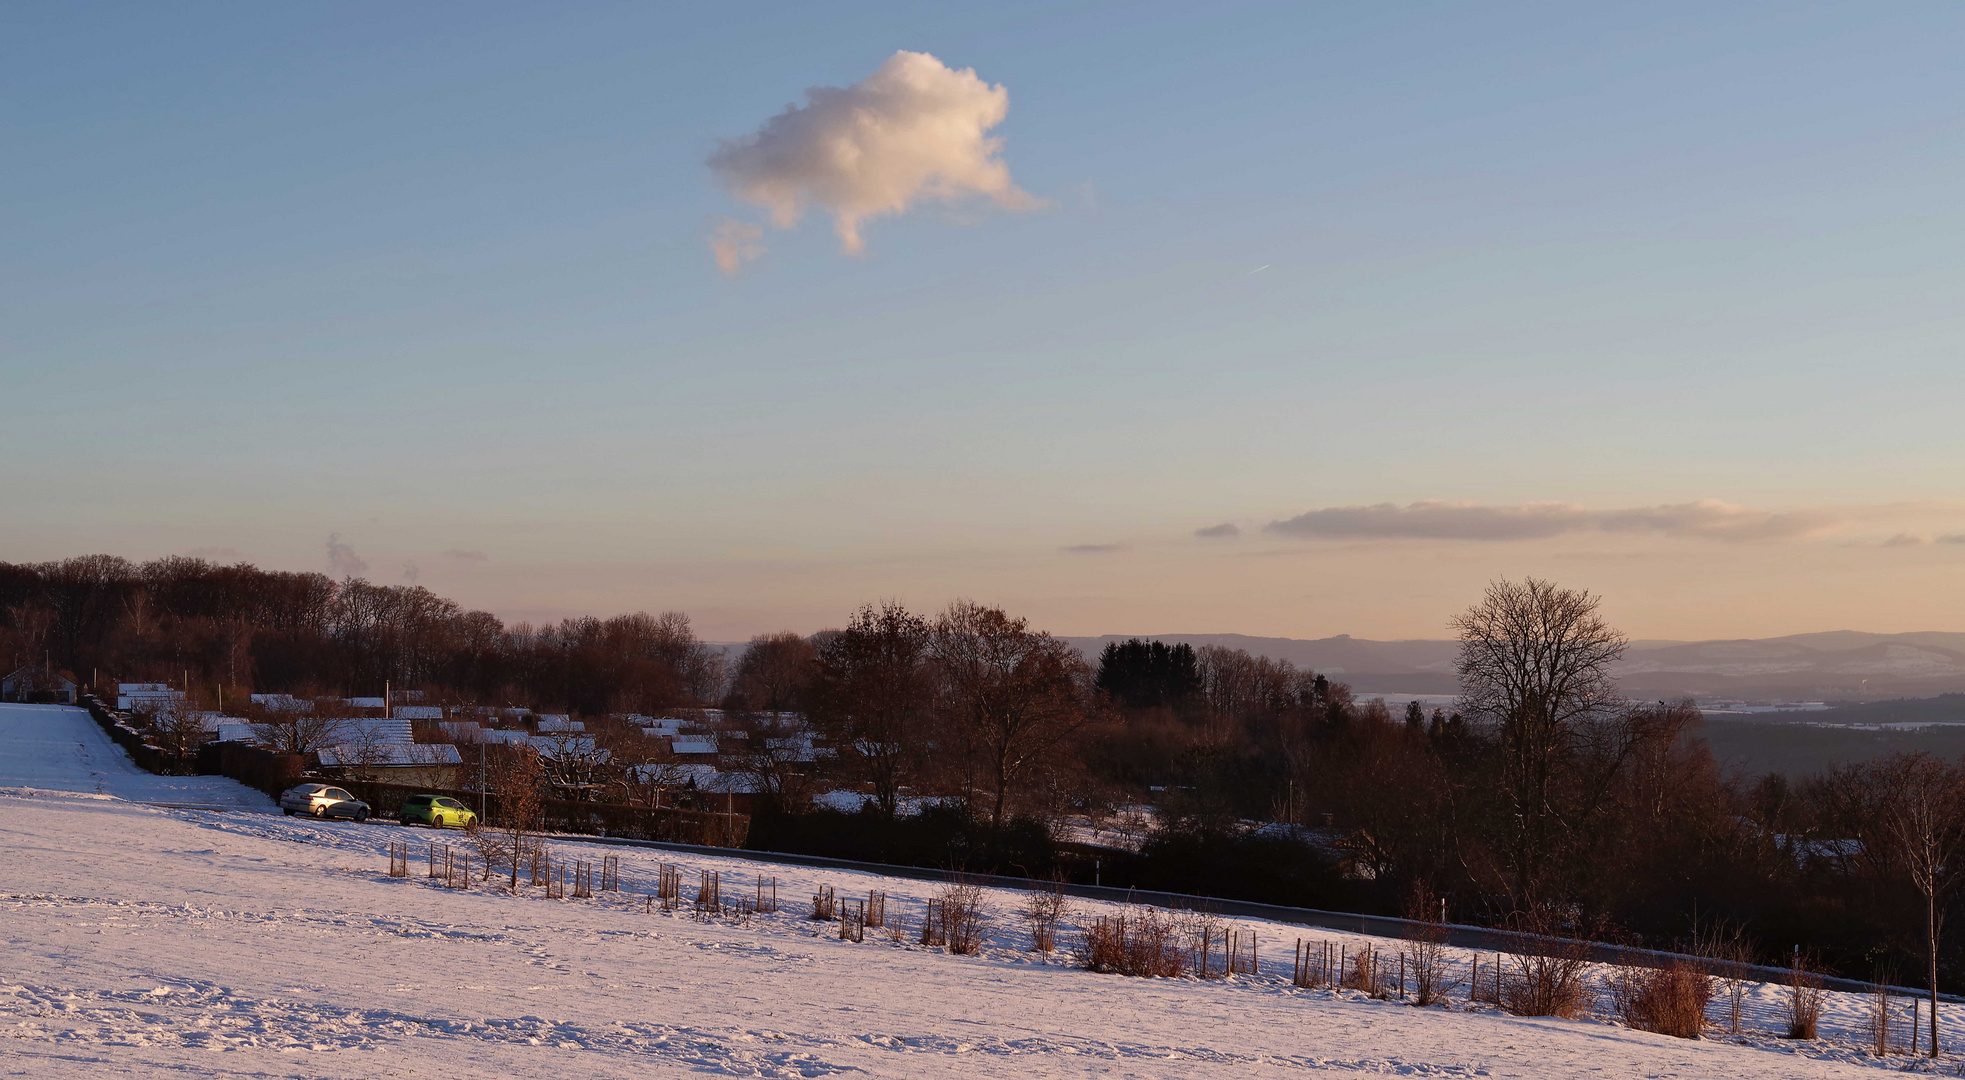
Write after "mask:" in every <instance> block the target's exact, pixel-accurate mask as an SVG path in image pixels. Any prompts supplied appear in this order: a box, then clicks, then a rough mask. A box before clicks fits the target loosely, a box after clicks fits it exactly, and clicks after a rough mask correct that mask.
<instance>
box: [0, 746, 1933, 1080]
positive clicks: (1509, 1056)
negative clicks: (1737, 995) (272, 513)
mask: <svg viewBox="0 0 1965 1080" xmlns="http://www.w3.org/2000/svg"><path fill="white" fill-rule="evenodd" d="M81 722H82V723H83V724H87V725H89V726H90V727H93V724H92V723H90V722H89V721H88V719H87V717H86V716H85V715H83V716H82V717H81ZM71 734H72V733H71ZM60 741H61V740H59V739H55V740H36V739H24V738H20V737H16V736H12V735H10V736H8V737H7V738H6V739H4V740H0V756H3V755H8V754H11V753H12V752H13V751H14V750H15V749H16V748H22V747H25V748H28V749H30V750H31V751H32V752H33V753H34V754H35V755H37V756H36V758H35V760H36V761H38V762H39V764H33V763H28V764H22V763H16V762H10V761H6V760H0V776H6V777H17V778H20V779H22V780H31V781H33V782H31V783H22V784H18V785H16V786H17V787H22V788H33V789H36V790H37V791H38V792H40V794H33V795H28V794H0V859H4V864H3V865H5V866H6V867H7V873H6V875H5V876H4V878H0V881H4V884H3V885H0V935H4V938H5V940H6V944H7V947H6V948H5V949H4V950H0V1075H25V1076H34V1077H45V1078H49V1080H69V1078H76V1080H80V1078H85V1077H86V1078H90V1080H94V1078H97V1077H110V1076H157V1075H165V1074H171V1075H189V1076H213V1077H234V1076H236V1077H324V1076H335V1077H350V1076H359V1077H387V1076H405V1077H407V1076H419V1077H441V1078H445V1080H475V1078H491V1077H500V1078H504V1077H510V1076H525V1077H528V1078H533V1080H554V1078H560V1077H566V1078H573V1077H579V1078H583V1080H584V1078H588V1077H648V1076H658V1077H668V1076H751V1077H822V1076H832V1075H836V1074H843V1073H851V1074H859V1075H866V1076H875V1077H896V1078H900V1077H907V1078H919V1077H942V1076H960V1077H984V1078H995V1077H1001V1078H1006V1080H1007V1078H1013V1077H1014V1078H1053V1077H1080V1076H1084V1077H1090V1076H1100V1077H1112V1076H1119V1077H1168V1078H1173V1077H1180V1078H1197V1080H1228V1078H1231V1077H1233V1078H1238V1080H1239V1078H1246V1077H1262V1076H1299V1075H1307V1074H1321V1073H1339V1074H1368V1075H1370V1074H1378V1075H1405V1076H1436V1077H1486V1076H1492V1077H1557V1078H1567V1077H1593V1078H1601V1077H1727V1078H1729V1080H1735V1078H1737V1080H1749V1078H1761V1077H1767V1078H1774V1077H1795V1078H1802V1080H1814V1078H1828V1077H1861V1076H1875V1075H1877V1069H1878V1068H1879V1067H1883V1068H1891V1069H1899V1068H1902V1067H1904V1066H1905V1065H1907V1064H1910V1063H1911V1062H1910V1059H1907V1058H1904V1057H1901V1056H1898V1057H1892V1058H1887V1059H1876V1058H1872V1057H1869V1056H1868V1055H1866V1054H1865V1053H1864V1052H1863V1051H1861V1050H1860V1049H1859V1041H1860V1040H1859V1032H1860V1027H1861V1024H1862V1020H1863V1017H1864V1015H1865V1009H1866V1008H1867V1002H1866V1000H1865V999H1863V998H1860V997H1856V996H1852V995H1830V996H1829V997H1830V1001H1829V1004H1828V1008H1827V1011H1826V1013H1825V1017H1824V1029H1825V1031H1826V1032H1828V1033H1829V1034H1830V1035H1832V1036H1834V1037H1833V1038H1831V1039H1827V1040H1821V1041H1816V1042H1808V1043H1791V1042H1787V1041H1785V1040H1779V1039H1775V1038H1773V1037H1772V1036H1771V1035H1770V1034H1768V1032H1769V1031H1770V1030H1771V1029H1772V1027H1773V1026H1774V1025H1775V1024H1776V1023H1777V1019H1776V1015H1775V1014H1776V1012H1777V1011H1778V1004H1779V993H1780V992H1779V991H1778V990H1774V989H1773V988H1765V987H1762V988H1758V989H1756V991H1755V992H1754V994H1753V996H1752V998H1751V1000H1750V1002H1749V1007H1748V1023H1749V1027H1750V1028H1751V1029H1752V1030H1753V1031H1754V1032H1755V1034H1751V1035H1749V1036H1747V1037H1746V1038H1745V1039H1743V1040H1742V1039H1734V1038H1731V1037H1717V1038H1713V1039H1708V1040H1701V1041H1696V1042H1692V1041H1684V1040H1679V1039H1672V1038H1667V1037H1665V1036H1660V1035H1653V1034H1649V1033H1645V1032H1637V1031H1630V1030H1627V1029H1625V1028H1623V1027H1621V1026H1618V1025H1615V1024H1611V1023H1608V1022H1605V1021H1602V1020H1574V1021H1572V1020H1559V1019H1549V1018H1535V1019H1529V1018H1518V1017H1510V1016H1506V1015H1503V1014H1500V1013H1497V1012H1495V1011H1494V1010H1493V1009H1492V1008H1491V1007H1488V1006H1482V1007H1479V1008H1478V1009H1476V1008H1470V1007H1468V1006H1467V1005H1466V1004H1465V1001H1464V990H1463V991H1461V992H1457V993H1456V995H1455V997H1456V1000H1457V1001H1458V1002H1459V1003H1458V1004H1457V1005H1456V1006H1455V1007H1453V1008H1429V1009H1419V1008H1414V1007H1411V1006H1408V1005H1402V1004H1398V1003H1396V1002H1390V1001H1377V1000H1371V999H1368V998H1366V997H1365V996H1364V995H1362V994H1359V993H1356V992H1352V991H1340V990H1331V989H1317V990H1304V989H1298V988H1296V987H1293V986H1291V985H1290V982H1289V977H1288V960H1287V956H1288V953H1289V946H1290V944H1291V943H1292V942H1293V941H1294V940H1295V938H1296V937H1298V936H1304V937H1315V938H1317V939H1320V940H1330V941H1340V942H1345V943H1348V945H1349V946H1350V947H1351V948H1353V949H1355V947H1356V946H1357V945H1358V944H1359V943H1361V942H1363V941H1364V940H1365V939H1362V938H1356V937H1351V936H1348V935H1341V934H1336V933H1329V932H1322V931H1306V930H1303V929H1302V928H1298V927H1287V926H1280V925H1276V924H1269V923H1263V922H1260V921H1257V920H1232V923H1233V925H1234V926H1235V927H1237V928H1239V929H1242V930H1245V931H1254V932H1256V933H1257V934H1258V935H1259V936H1260V938H1261V941H1262V943H1263V956H1264V958H1265V961H1267V962H1266V963H1265V966H1264V973H1263V974H1259V975H1258V974H1252V975H1236V976H1233V977H1231V978H1228V979H1217V980H1208V981H1201V980H1196V979H1192V978H1180V979H1129V978H1124V977H1121V976H1116V975H1093V974H1090V973H1088V972H1085V971H1082V970H1079V969H1077V968H1076V967H1074V966H1073V965H1072V964H1071V962H1070V959H1069V957H1068V955H1066V954H1062V953H1060V954H1051V955H1046V954H1041V953H1035V952H1032V951H1030V950H1029V948H1028V944H1029V939H1028V937H1027V935H1026V934H1025V932H1024V929H1023V926H1022V924H1021V922H1020V921H1019V920H1018V918H1017V914H1016V913H1017V911H1018V909H1019V906H1020V903H1021V897H1020V896H1019V895H1018V894H1016V893H1010V892H1001V891H996V890H985V898H984V906H985V910H986V913H987V914H986V920H985V935H984V943H983V949H982V951H981V953H980V955H976V956H952V955H949V954H948V953H946V952H945V951H942V950H939V949H931V948H927V947H924V946H921V945H920V944H918V940H917V938H916V936H915V935H914V934H912V933H908V934H904V935H901V936H900V938H899V939H898V940H896V939H895V938H893V937H890V936H889V935H887V934H885V933H883V932H881V931H880V930H878V929H873V928H870V929H868V930H867V932H866V936H865V940H864V941H862V942H848V941H841V940H839V933H838V930H839V928H838V924H836V923H827V922H815V921H813V920H811V919H809V918H806V917H805V916H806V915H807V913H808V912H809V911H810V903H809V901H810V897H811V894H812V893H813V892H814V891H816V890H817V889H818V888H820V887H821V886H831V887H833V888H835V889H836V890H837V892H838V895H839V897H840V898H841V899H845V898H848V897H864V896H865V895H866V893H867V891H868V890H870V889H871V890H880V891H884V892H886V893H887V895H888V897H889V900H888V907H889V912H890V917H899V918H906V919H907V920H908V926H909V927H910V928H913V927H915V926H918V920H919V917H920V912H921V911H922V909H923V906H924V905H925V902H926V901H927V900H928V899H929V898H930V897H931V896H933V895H934V894H935V893H936V892H937V891H939V889H940V888H941V886H940V885H939V884H937V883H934V882H923V881H914V880H908V879H896V878H883V877H880V876H877V875H873V874H863V873H855V872H845V871H832V870H822V869H815V868H802V867H786V866H775V865H770V864H765V863H757V862H752V861H749V860H746V859H744V858H742V857H740V856H731V857H718V856H699V855H687V856H684V855H675V854H669V853H666V852H661V851H654V850H647V849H619V848H603V847H601V846H598V845H590V844H579V843H574V842H571V841H559V842H556V843H555V845H554V846H555V856H556V858H557V859H559V860H562V861H571V860H573V859H592V860H596V861H597V860H599V859H600V858H602V857H603V856H606V855H618V856H619V858H620V882H621V886H622V888H621V891H619V892H598V893H596V895H594V896H593V897H591V898H587V899H575V898H571V897H568V898H565V899H548V898H547V897H546V895H545V890H544V889H541V888H536V887H532V886H529V885H522V886H521V887H520V889H519V891H518V894H517V895H512V894H510V893H508V892H507V891H506V890H505V889H504V888H503V887H502V883H501V882H499V881H498V880H493V881H491V882H484V881H481V880H480V881H474V882H472V883H471V885H470V887H469V888H466V889H447V888H444V887H443V883H442V882H441V881H439V880H433V879H432V878H430V877H429V876H428V874H427V871H426V866H427V853H428V851H429V850H430V845H431V844H438V845H443V844H448V845H450V847H451V848H452V849H453V850H454V851H458V852H460V853H461V851H463V850H464V849H465V848H466V845H465V843H464V841H463V838H462V837H461V835H460V834H457V833H455V832H450V833H435V832H431V831H427V830H411V829H404V828H400V827H396V826H393V825H384V824H380V823H375V822H370V823H367V824H356V823H353V822H321V821H315V820H312V819H305V818H296V819H289V818H284V817H281V816H279V815H277V814H251V813H247V814H241V813H210V812H203V811H195V810H184V809H172V808H161V807H155V806H143V805H136V804H133V803H131V802H126V801H123V799H122V798H121V797H120V796H119V797H115V798H111V797H108V796H111V795H116V794H117V792H116V791H115V790H113V789H111V787H110V786H109V785H107V784H105V790H104V792H103V793H102V794H100V795H98V794H97V793H96V792H95V791H94V790H93V788H92V787H90V788H87V789H85V790H82V792H81V794H79V795H64V794H57V793H56V792H55V788H54V787H53V783H52V782H53V781H56V780H60V779H61V777H60V776H58V775H56V774H57V773H59V772H60V771H61V770H63V769H67V770H71V771H73V770H76V769H80V772H81V775H84V776H87V777H97V776H104V777H116V776H121V775H123V774H119V773H117V772H115V770H113V769H110V768H105V766H104V764H103V762H102V761H100V760H97V761H94V762H91V763H89V764H88V765H87V766H86V767H82V766H77V765H75V764H73V762H75V761H79V760H81V759H80V758H70V757H64V756H63V755H62V754H61V753H59V752H56V751H54V750H50V749H47V747H48V746H50V745H54V744H58V743H60ZM69 741H70V742H71V743H73V742H79V741H81V740H80V739H79V737H71V738H70V740H69ZM105 744H106V746H105V748H104V751H103V752H104V753H108V752H116V753H120V751H119V750H118V748H117V747H115V746H114V744H113V743H107V742H106V740H105ZM51 763H52V764H51ZM125 778H126V779H128V778H127V777H125ZM69 780H70V782H71V784H73V783H74V777H73V776H72V775H71V776H70V777H69ZM10 783H11V781H10ZM62 790H66V791H75V790H77V787H75V786H70V787H67V788H65V789H62ZM122 790H123V791H126V792H132V791H133V792H139V793H141V792H143V791H144V790H145V788H144V785H143V784H142V783H140V782H133V783H131V785H130V786H127V787H124V788H123V789H122ZM172 801H176V800H172ZM403 841H406V842H408V844H409V846H410V851H411V859H410V865H409V869H410V874H411V876H409V877H408V878H392V877H390V876H388V873H387V870H388V865H389V860H388V856H387V849H388V847H389V845H390V844H391V843H392V842H403ZM664 864H669V865H673V866H676V867H679V868H680V870H681V877H682V883H683V896H684V904H683V907H682V909H681V910H679V911H676V912H672V913H663V912H661V911H660V910H659V908H657V909H654V910H650V907H651V905H649V904H648V902H647V900H646V899H645V898H646V896H647V894H649V893H651V892H653V891H655V889H656V884H657V881H658V879H659V876H660V871H661V868H662V867H663V865H664ZM704 871H713V872H716V873H719V874H720V875H721V880H722V890H723V895H724V897H725V899H732V898H734V897H735V896H736V895H738V894H750V895H755V888H756V882H757V880H758V878H759V877H763V878H766V879H775V880H776V882H777V892H778V896H779V900H780V903H781V907H780V910H779V911H777V912H776V913H767V914H759V915H753V916H751V917H749V918H748V919H733V918H723V917H717V916H698V915H696V914H695V913H693V912H692V911H691V910H690V907H689V905H688V903H687V901H688V899H689V898H691V897H693V896H694V894H695V891H696V888H697V883H698V881H699V878H700V873H701V872H704ZM1074 905H1075V912H1074V915H1073V918H1074V919H1075V920H1076V921H1080V922H1082V921H1085V920H1089V919H1091V918H1094V917H1096V916H1098V915H1100V914H1106V913H1109V912H1111V911H1113V910H1115V908H1114V906H1113V905H1109V904H1101V903H1098V902H1093V901H1075V902H1074ZM1067 936H1069V935H1067ZM1377 944H1378V945H1379V946H1380V947H1389V948H1396V943H1393V942H1378V943H1377ZM1278 960H1280V961H1281V963H1280V965H1279V966H1280V968H1281V970H1280V971H1279V970H1277V966H1272V965H1276V964H1277V961H1278ZM1957 1021H1958V1018H1956V1017H1954V1016H1952V1015H1951V1013H1950V1012H1949V1011H1948V1012H1947V1013H1946V1014H1945V1022H1946V1037H1947V1038H1948V1039H1950V1040H1953V1041H1956V1040H1958V1039H1960V1038H1961V1037H1965V1030H1961V1027H1960V1025H1959V1024H1958V1022H1957ZM1956 1064H1957V1059H1956V1058H1954V1059H1951V1060H1948V1061H1946V1062H1945V1063H1944V1069H1945V1071H1946V1072H1947V1073H1950V1072H1951V1071H1952V1070H1953V1069H1954V1068H1955V1067H1956Z"/></svg>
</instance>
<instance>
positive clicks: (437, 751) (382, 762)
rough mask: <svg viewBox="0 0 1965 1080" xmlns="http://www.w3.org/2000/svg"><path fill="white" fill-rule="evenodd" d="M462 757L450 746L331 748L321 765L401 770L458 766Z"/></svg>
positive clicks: (326, 752) (429, 744)
mask: <svg viewBox="0 0 1965 1080" xmlns="http://www.w3.org/2000/svg"><path fill="white" fill-rule="evenodd" d="M463 763H464V757H463V755H461V754H459V753H458V752H457V748H456V747H455V746H452V745H450V744H449V743H406V744H385V745H381V746H372V747H360V746H330V747H328V748H327V749H325V750H323V751H321V764H322V765H323V766H326V767H328V768H335V767H342V768H346V767H348V766H354V765H367V766H369V767H371V768H379V769H388V768H404V767H407V766H415V765H461V764H463Z"/></svg>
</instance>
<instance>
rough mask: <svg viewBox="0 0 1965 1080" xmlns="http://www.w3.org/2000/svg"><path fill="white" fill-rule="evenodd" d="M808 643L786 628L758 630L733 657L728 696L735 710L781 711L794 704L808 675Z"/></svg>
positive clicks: (810, 667)
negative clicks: (739, 652)
mask: <svg viewBox="0 0 1965 1080" xmlns="http://www.w3.org/2000/svg"><path fill="white" fill-rule="evenodd" d="M812 659H813V649H812V643H811V642H809V641H807V640H806V639H805V638H803V637H801V636H799V635H798V634H797V633H795V632H793V631H790V630H781V631H779V632H778V633H775V634H759V635H757V636H756V637H753V638H751V640H750V644H749V645H748V646H746V647H745V648H744V653H743V655H742V656H741V657H739V658H738V660H737V670H736V672H735V673H734V674H733V675H732V676H731V679H730V700H731V703H732V704H733V705H735V706H736V708H737V709H738V710H739V711H742V712H752V713H783V712H790V711H792V710H794V709H796V708H798V707H799V706H800V705H801V704H802V701H801V698H802V697H803V693H804V689H805V684H806V683H807V682H808V681H809V680H810V679H811V675H812Z"/></svg>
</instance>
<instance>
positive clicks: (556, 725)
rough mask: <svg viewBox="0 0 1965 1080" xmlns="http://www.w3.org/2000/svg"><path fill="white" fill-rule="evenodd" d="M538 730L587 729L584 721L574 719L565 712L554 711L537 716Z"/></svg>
mask: <svg viewBox="0 0 1965 1080" xmlns="http://www.w3.org/2000/svg"><path fill="white" fill-rule="evenodd" d="M539 730H540V731H541V732H549V731H585V730H587V725H586V723H585V722H584V721H580V720H575V719H573V718H572V717H570V716H567V715H566V714H565V713H555V714H551V715H547V716H541V717H540V718H539Z"/></svg>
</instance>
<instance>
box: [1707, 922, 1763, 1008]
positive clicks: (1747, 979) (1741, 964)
mask: <svg viewBox="0 0 1965 1080" xmlns="http://www.w3.org/2000/svg"><path fill="white" fill-rule="evenodd" d="M1692 951H1693V953H1694V954H1696V955H1698V956H1702V957H1705V958H1706V961H1707V966H1706V970H1707V971H1708V972H1709V973H1710V974H1711V975H1712V976H1713V979H1714V980H1715V982H1716V986H1715V988H1714V993H1715V995H1716V996H1717V997H1719V999H1720V1001H1721V1002H1722V1003H1723V1004H1724V1005H1725V1007H1726V1029H1727V1031H1729V1032H1731V1033H1732V1034H1734V1035H1738V1034H1739V1033H1740V1012H1741V1009H1742V1007H1743V1006H1744V1005H1745V1002H1746V995H1747V985H1748V984H1749V983H1751V982H1753V981H1754V978H1753V974H1754V973H1753V970H1752V965H1753V962H1754V946H1753V942H1752V941H1751V940H1750V939H1748V938H1747V936H1746V934H1745V932H1744V931H1742V930H1741V928H1740V927H1738V926H1729V925H1727V924H1725V923H1715V924H1713V925H1712V926H1710V927H1708V928H1707V929H1705V930H1703V931H1697V932H1695V933H1694V934H1693V939H1692Z"/></svg>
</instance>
